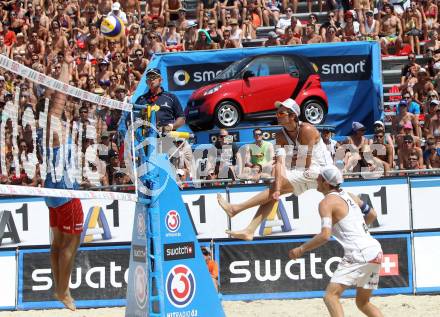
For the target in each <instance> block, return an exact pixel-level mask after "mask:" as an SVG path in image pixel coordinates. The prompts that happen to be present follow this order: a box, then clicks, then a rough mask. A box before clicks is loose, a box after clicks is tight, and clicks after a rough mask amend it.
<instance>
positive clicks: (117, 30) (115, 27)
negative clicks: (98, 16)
mask: <svg viewBox="0 0 440 317" xmlns="http://www.w3.org/2000/svg"><path fill="white" fill-rule="evenodd" d="M124 31H125V30H124V22H122V20H121V19H120V18H118V17H116V16H114V15H109V16H107V17H105V18H104V19H103V20H102V22H101V33H102V35H104V37H106V38H108V39H117V38H119V37H120V36H121V35H122V34H123V33H124Z"/></svg>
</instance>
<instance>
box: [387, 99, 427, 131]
mask: <svg viewBox="0 0 440 317" xmlns="http://www.w3.org/2000/svg"><path fill="white" fill-rule="evenodd" d="M397 107H398V111H397V114H396V116H394V118H393V121H392V134H393V135H398V134H402V133H403V126H404V124H405V123H406V122H410V123H411V125H412V127H413V130H414V135H415V136H421V130H420V125H419V117H418V115H415V114H413V113H411V112H409V111H408V102H407V101H406V100H401V101H400V102H399V104H398V105H397Z"/></svg>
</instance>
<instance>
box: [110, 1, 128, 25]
mask: <svg viewBox="0 0 440 317" xmlns="http://www.w3.org/2000/svg"><path fill="white" fill-rule="evenodd" d="M108 15H113V16H115V17H117V18H119V19H121V20H122V22H124V24H125V25H127V24H128V20H127V15H126V14H125V12H124V11H122V8H121V4H120V3H119V2H113V4H112V10H111V11H110V12H109V13H108Z"/></svg>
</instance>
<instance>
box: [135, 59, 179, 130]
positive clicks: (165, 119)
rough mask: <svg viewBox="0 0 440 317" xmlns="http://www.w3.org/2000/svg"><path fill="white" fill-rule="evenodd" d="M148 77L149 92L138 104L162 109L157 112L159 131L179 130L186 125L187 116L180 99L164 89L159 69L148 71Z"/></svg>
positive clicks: (137, 100) (139, 99)
mask: <svg viewBox="0 0 440 317" xmlns="http://www.w3.org/2000/svg"><path fill="white" fill-rule="evenodd" d="M146 77H147V85H148V88H149V90H148V92H147V93H146V94H144V95H142V96H140V97H139V98H138V99H136V104H137V105H152V106H153V105H157V106H159V107H160V108H159V110H158V111H157V112H156V122H157V127H158V128H159V130H160V131H161V132H162V133H167V132H169V131H174V130H177V129H178V128H180V127H181V126H183V125H184V124H185V116H184V114H183V110H182V106H181V105H180V102H179V99H177V97H176V95H174V94H172V93H170V92H167V91H165V90H164V89H163V87H162V86H161V84H162V76H161V74H160V70H159V69H157V68H151V69H149V70H147V73H146Z"/></svg>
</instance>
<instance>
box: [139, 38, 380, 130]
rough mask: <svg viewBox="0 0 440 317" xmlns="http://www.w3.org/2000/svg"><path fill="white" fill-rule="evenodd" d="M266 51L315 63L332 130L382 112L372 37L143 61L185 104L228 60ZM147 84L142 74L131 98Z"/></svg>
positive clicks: (376, 53)
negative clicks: (157, 69)
mask: <svg viewBox="0 0 440 317" xmlns="http://www.w3.org/2000/svg"><path fill="white" fill-rule="evenodd" d="M269 53H270V54H273V53H276V54H296V55H303V56H305V57H307V58H308V59H309V60H310V61H311V62H312V63H314V64H315V65H316V67H317V68H318V72H319V74H320V77H321V84H322V87H323V89H324V91H325V93H326V95H327V98H328V108H329V109H328V115H327V119H326V121H325V124H328V125H332V126H335V127H336V133H337V134H339V135H348V134H350V133H351V124H352V122H353V121H359V122H362V123H363V124H364V125H365V126H367V127H372V124H373V122H374V121H375V120H378V119H380V118H381V115H382V79H381V64H380V47H379V45H378V43H377V42H350V43H324V44H316V45H315V44H310V45H301V46H277V47H267V48H266V47H265V48H243V49H228V50H213V51H203V52H182V53H173V54H158V55H156V56H155V58H154V59H153V60H152V61H151V62H150V64H149V66H148V67H149V68H159V69H160V71H161V73H162V77H163V87H164V89H165V90H167V91H171V92H173V93H174V94H176V95H177V97H178V98H179V100H180V102H181V104H182V107H183V108H185V107H186V104H187V101H188V99H189V97H190V96H191V94H192V92H193V91H194V90H195V89H197V88H199V87H202V86H204V85H206V84H207V83H208V82H209V81H210V80H212V79H213V78H214V77H215V76H216V74H218V73H219V72H220V71H221V70H223V69H224V68H226V67H227V66H228V65H230V64H231V63H232V62H234V61H237V60H240V59H242V58H244V57H248V56H256V55H262V54H269ZM147 90H148V87H147V86H146V81H145V78H143V79H142V80H141V82H140V84H139V86H138V88H137V90H136V92H135V95H134V97H133V99H132V100H136V99H137V97H139V96H140V95H142V94H143V93H145V92H146V91H147Z"/></svg>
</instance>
